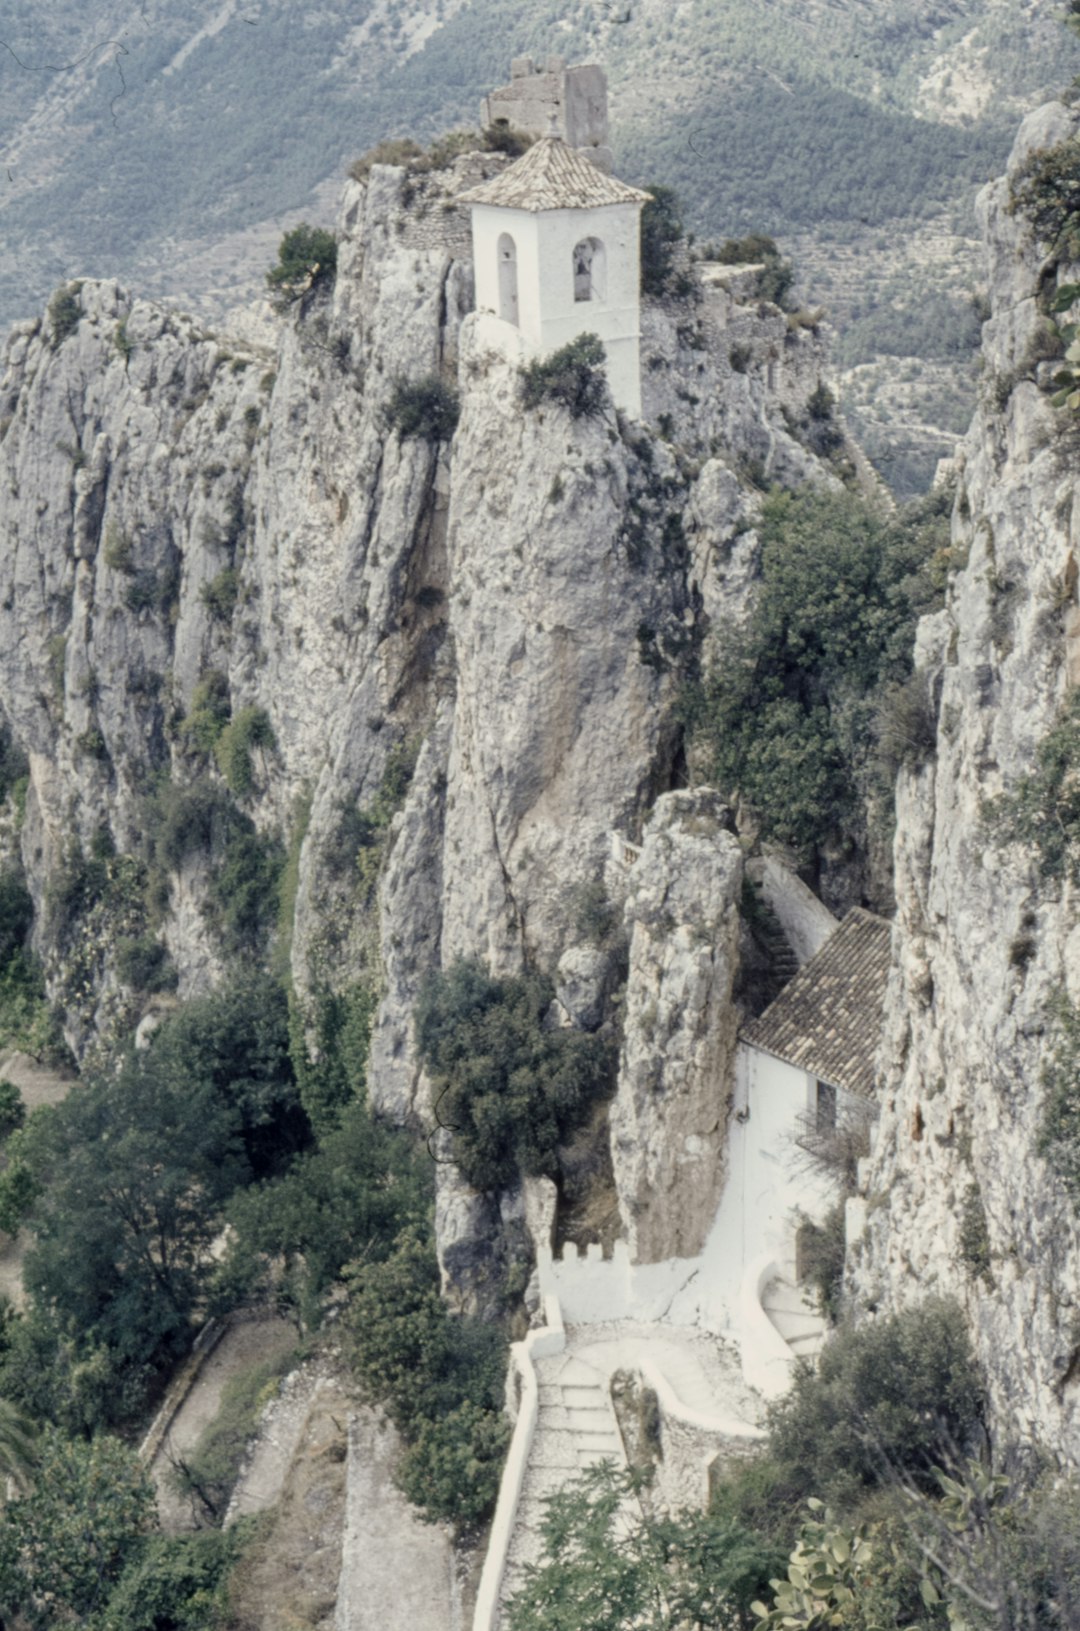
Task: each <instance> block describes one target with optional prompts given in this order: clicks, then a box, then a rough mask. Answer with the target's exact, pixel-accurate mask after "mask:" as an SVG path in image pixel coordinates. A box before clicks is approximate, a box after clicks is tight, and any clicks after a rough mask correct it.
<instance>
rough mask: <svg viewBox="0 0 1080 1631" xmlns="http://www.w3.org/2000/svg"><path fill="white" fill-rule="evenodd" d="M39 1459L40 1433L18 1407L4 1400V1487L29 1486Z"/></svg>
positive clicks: (0, 1457) (0, 1438) (0, 1413)
mask: <svg viewBox="0 0 1080 1631" xmlns="http://www.w3.org/2000/svg"><path fill="white" fill-rule="evenodd" d="M37 1459H38V1442H37V1432H36V1430H35V1428H34V1424H33V1422H32V1421H30V1419H29V1417H28V1416H26V1415H25V1414H24V1413H23V1412H22V1411H21V1410H20V1409H19V1408H18V1406H17V1405H14V1404H12V1402H11V1400H10V1399H4V1398H0V1484H2V1483H6V1481H7V1480H8V1479H9V1478H10V1479H13V1480H14V1482H15V1483H16V1484H18V1485H23V1484H25V1483H26V1481H27V1479H28V1477H29V1475H30V1473H31V1472H32V1470H33V1468H34V1466H35V1465H36V1463H37Z"/></svg>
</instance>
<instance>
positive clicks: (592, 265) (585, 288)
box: [574, 238, 607, 300]
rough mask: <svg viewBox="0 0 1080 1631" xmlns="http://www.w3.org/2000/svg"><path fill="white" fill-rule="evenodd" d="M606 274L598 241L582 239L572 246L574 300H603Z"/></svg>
mask: <svg viewBox="0 0 1080 1631" xmlns="http://www.w3.org/2000/svg"><path fill="white" fill-rule="evenodd" d="M606 274H607V265H606V256H605V253H604V246H603V244H602V243H601V242H600V239H599V238H582V240H581V242H580V243H579V244H575V245H574V299H575V300H603V298H604V295H605V292H606V291H605V287H604V285H605V282H606Z"/></svg>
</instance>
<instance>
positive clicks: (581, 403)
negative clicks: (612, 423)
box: [521, 334, 607, 419]
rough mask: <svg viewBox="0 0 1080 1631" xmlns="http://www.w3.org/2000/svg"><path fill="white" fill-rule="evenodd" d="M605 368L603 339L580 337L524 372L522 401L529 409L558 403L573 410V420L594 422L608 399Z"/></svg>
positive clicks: (524, 369)
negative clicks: (591, 420) (545, 403)
mask: <svg viewBox="0 0 1080 1631" xmlns="http://www.w3.org/2000/svg"><path fill="white" fill-rule="evenodd" d="M603 367H604V347H603V343H602V342H601V340H600V339H599V337H598V336H597V335H595V334H579V335H578V337H577V339H576V340H571V341H570V342H569V344H568V345H564V346H562V347H560V349H559V350H558V351H553V352H552V354H551V356H550V357H537V358H536V359H535V360H534V361H533V362H530V363H527V364H526V365H525V367H524V368H522V370H521V400H522V402H523V403H524V405H525V407H526V408H538V407H539V406H540V404H541V403H542V402H544V401H550V402H558V403H560V404H561V405H562V406H563V407H564V408H567V409H568V410H569V413H570V417H571V419H588V418H593V417H595V416H596V415H597V414H598V413H600V412H601V411H602V410H603V406H604V401H605V399H606V396H607V383H606V380H605V378H604V374H603Z"/></svg>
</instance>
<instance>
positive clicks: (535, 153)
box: [458, 136, 652, 215]
mask: <svg viewBox="0 0 1080 1631" xmlns="http://www.w3.org/2000/svg"><path fill="white" fill-rule="evenodd" d="M651 196H652V194H651V193H645V192H642V191H641V190H640V189H639V188H637V187H628V186H627V185H626V183H625V182H624V181H616V179H615V177H614V176H606V175H605V174H604V172H603V171H602V170H598V169H597V168H596V165H595V164H593V163H591V161H590V160H589V159H587V158H586V157H585V156H584V154H582V153H579V152H578V151H577V149H576V148H574V147H569V146H567V144H566V142H564V141H563V139H562V137H561V136H541V138H540V140H539V141H538V142H534V143H533V145H532V147H530V148H529V150H528V152H527V153H524V154H523V155H522V156H521V158H519V159H517V160H516V161H515V162H514V163H513V164H512V165H510V167H509V169H507V170H504V171H503V172H502V174H501V175H498V176H495V177H493V178H492V180H491V181H484V182H482V183H481V184H480V186H479V187H472V188H470V190H469V191H468V192H467V193H462V194H461V196H460V198H459V199H458V202H459V203H461V204H495V205H499V206H501V207H502V208H503V209H511V210H529V211H530V212H531V213H532V214H534V215H535V214H538V213H539V212H540V211H541V210H574V209H596V208H598V207H599V206H601V205H604V204H645V203H647V202H648V200H649V199H650V198H651Z"/></svg>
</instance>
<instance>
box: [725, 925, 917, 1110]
mask: <svg viewBox="0 0 1080 1631" xmlns="http://www.w3.org/2000/svg"><path fill="white" fill-rule="evenodd" d="M890 933H891V925H890V924H889V923H887V922H886V921H885V919H884V918H881V917H875V916H874V914H873V913H872V912H865V911H863V909H862V907H860V906H855V907H853V908H852V909H851V911H850V912H849V913H848V914H847V916H846V917H845V919H844V921H843V922H842V923H841V924H840V927H839V928H838V929H836V930H835V931H834V933H832V934H831V935H830V936H829V938H828V940H826V942H825V944H824V945H823V946H822V948H821V950H820V951H819V952H817V954H816V955H815V956H813V957H811V959H810V961H809V962H808V963H804V964H803V966H802V968H801V969H800V970H799V972H798V974H796V976H795V978H794V979H793V980H792V981H791V983H790V984H789V985H787V986H785V987H784V989H783V991H781V993H780V995H779V996H778V997H777V999H776V1001H775V1002H773V1003H770V1004H769V1006H768V1008H766V1010H765V1012H764V1013H763V1014H759V1015H758V1017H757V1019H755V1020H752V1021H751V1023H750V1024H749V1025H746V1026H744V1028H743V1030H742V1033H741V1035H742V1040H743V1041H744V1042H748V1043H750V1045H751V1046H752V1047H755V1048H760V1049H762V1051H763V1052H764V1053H771V1054H774V1055H775V1056H776V1058H778V1059H783V1060H786V1061H787V1063H788V1064H790V1065H796V1066H798V1068H799V1069H800V1070H806V1071H809V1073H810V1074H811V1075H812V1076H816V1077H817V1078H818V1080H819V1081H822V1082H829V1083H831V1085H832V1086H833V1087H842V1088H845V1089H846V1090H847V1092H849V1093H858V1094H861V1095H862V1097H864V1098H868V1097H870V1096H871V1095H872V1093H873V1091H874V1055H875V1053H876V1052H877V1045H878V1037H879V1035H880V1032H881V1018H882V1010H883V1008H884V1005H885V983H886V981H887V979H888V976H889V941H890Z"/></svg>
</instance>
